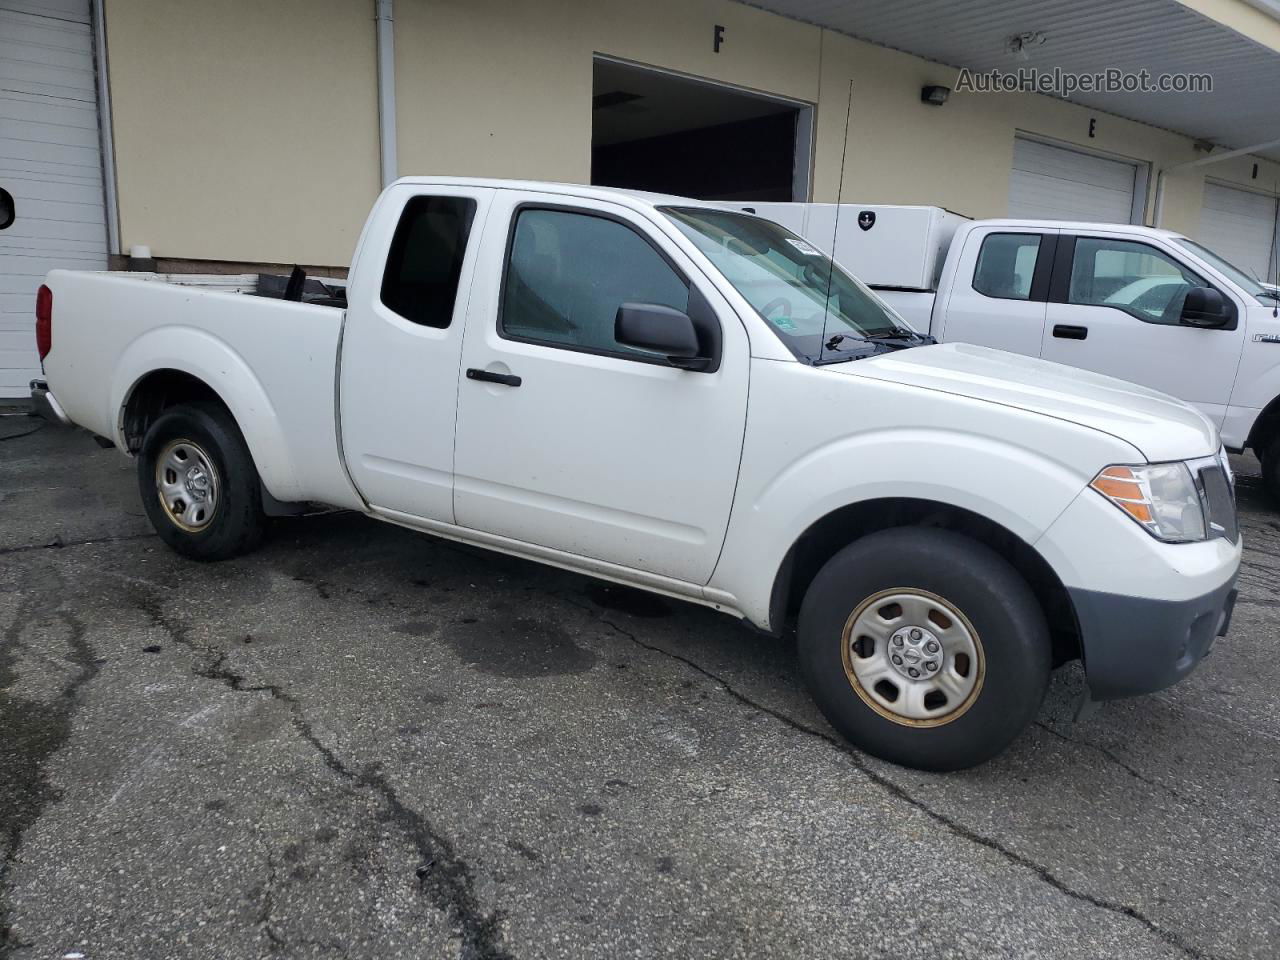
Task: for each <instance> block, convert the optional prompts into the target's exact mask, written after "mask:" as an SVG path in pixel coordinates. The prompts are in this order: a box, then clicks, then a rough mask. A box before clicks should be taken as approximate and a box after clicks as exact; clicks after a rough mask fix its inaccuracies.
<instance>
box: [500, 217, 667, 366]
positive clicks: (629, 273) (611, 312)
mask: <svg viewBox="0 0 1280 960" xmlns="http://www.w3.org/2000/svg"><path fill="white" fill-rule="evenodd" d="M624 303H655V304H659V305H661V306H664V307H671V308H673V309H675V310H679V311H681V312H687V311H688V309H689V285H688V284H687V283H686V282H685V280H684V279H683V278H682V277H681V276H680V275H679V274H678V273H676V271H675V269H674V268H672V266H671V265H670V264H669V263H668V262H667V261H666V260H665V259H664V258H663V257H662V255H661V254H660V253H658V251H657V250H655V249H654V248H653V247H652V246H651V245H650V244H649V242H648V241H647V240H646V239H645V238H644V237H642V236H641V235H640V234H639V233H637V232H636V231H635V230H633V229H632V228H631V227H629V226H627V225H626V224H623V223H620V222H618V221H617V220H613V219H610V218H608V217H603V216H595V215H592V214H589V213H576V212H571V211H565V210H546V209H539V208H536V207H532V208H527V209H524V210H521V211H520V212H519V214H517V217H516V223H515V227H514V231H513V234H512V238H511V253H510V255H509V257H508V259H507V270H506V276H505V277H504V279H503V285H502V315H501V320H500V325H501V330H502V333H503V335H504V336H507V337H510V338H512V339H515V340H529V341H533V342H536V343H545V344H549V345H552V346H561V347H566V348H569V349H576V350H586V351H590V352H592V353H608V354H617V355H620V356H626V357H628V358H644V359H646V360H653V355H652V354H650V353H647V352H645V351H641V350H635V349H633V348H631V347H626V346H623V345H622V344H620V343H618V342H617V341H616V340H615V339H614V336H613V323H614V319H615V318H616V317H617V314H618V307H620V306H622V304H624Z"/></svg>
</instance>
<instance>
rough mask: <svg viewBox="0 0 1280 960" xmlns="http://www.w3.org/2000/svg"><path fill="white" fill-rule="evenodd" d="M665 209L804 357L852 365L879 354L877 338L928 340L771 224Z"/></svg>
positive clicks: (809, 246)
mask: <svg viewBox="0 0 1280 960" xmlns="http://www.w3.org/2000/svg"><path fill="white" fill-rule="evenodd" d="M662 212H663V213H665V214H666V215H667V216H668V217H669V218H671V221H672V222H673V223H674V224H675V225H676V226H677V227H678V228H679V229H680V231H681V232H682V233H683V234H684V235H685V236H686V237H688V238H689V239H690V240H691V241H692V242H693V244H694V245H695V246H696V247H697V248H698V249H699V250H700V251H702V253H704V254H705V255H706V257H707V259H708V260H710V261H711V262H712V263H713V264H714V265H715V267H716V269H717V270H719V271H720V272H721V273H722V274H723V275H724V278H725V279H726V280H728V281H729V283H730V284H732V285H733V287H734V289H735V290H737V291H738V293H740V294H741V295H742V296H743V298H744V299H746V301H747V302H748V303H750V304H751V306H752V307H753V308H755V311H756V313H758V314H759V315H760V317H761V318H762V319H763V320H764V321H765V322H766V323H767V324H768V325H769V326H770V328H771V329H772V330H773V332H774V333H775V334H777V335H778V336H779V337H780V338H781V339H782V341H783V343H785V344H786V345H787V347H788V349H790V350H791V352H792V353H794V354H795V355H796V356H797V357H801V358H803V359H806V360H808V361H809V362H811V363H817V362H829V361H833V360H850V359H855V358H856V357H858V356H866V355H868V353H870V352H879V351H878V349H877V348H876V343H875V341H876V340H877V338H892V339H893V340H894V341H896V342H897V343H898V345H902V346H907V345H915V343H917V342H925V340H926V339H927V338H922V337H921V336H920V335H919V334H918V333H916V332H915V331H913V330H912V329H911V328H910V326H909V325H908V324H907V323H906V321H904V320H903V319H902V318H901V317H899V316H898V315H897V314H896V313H894V312H893V310H891V309H890V308H889V306H888V305H887V304H885V303H884V301H882V300H881V299H880V298H879V297H877V296H876V295H875V294H873V293H872V292H871V291H870V290H869V289H867V288H866V287H865V286H863V285H862V284H861V283H860V282H859V281H857V280H855V279H854V278H853V277H852V276H850V275H849V274H848V273H846V272H845V271H844V270H843V269H842V268H841V267H840V266H839V265H838V264H836V263H833V262H832V260H831V259H830V258H829V257H828V256H827V255H826V254H824V253H823V252H822V251H821V250H818V249H817V248H816V247H814V246H813V245H812V244H810V243H808V242H807V241H805V240H802V239H801V238H800V237H798V236H796V235H795V234H794V233H791V232H790V231H788V230H787V229H786V228H784V227H781V226H779V225H778V224H776V223H774V222H772V221H770V220H765V219H763V218H761V217H755V216H751V215H749V214H745V213H732V212H729V211H727V210H717V209H714V208H710V207H663V208H662ZM859 344H861V346H859Z"/></svg>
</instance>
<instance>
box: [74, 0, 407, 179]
mask: <svg viewBox="0 0 1280 960" xmlns="http://www.w3.org/2000/svg"><path fill="white" fill-rule="evenodd" d="M99 2H101V0H99ZM374 3H375V7H374V20H375V22H376V23H377V25H378V147H379V152H380V153H381V156H382V165H381V172H382V186H383V188H384V189H385V188H386V187H388V186H389V185H390V184H391V183H393V182H394V181H395V179H396V177H397V176H398V174H397V172H396V167H397V164H396V30H395V19H394V17H393V15H392V13H393V11H392V0H374Z"/></svg>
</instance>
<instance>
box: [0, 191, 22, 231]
mask: <svg viewBox="0 0 1280 960" xmlns="http://www.w3.org/2000/svg"><path fill="white" fill-rule="evenodd" d="M17 217H18V210H17V208H16V207H15V206H14V203H13V194H12V193H10V192H9V191H8V190H6V189H5V188H4V187H0V230H4V229H6V228H7V227H11V226H13V221H14V220H16V219H17Z"/></svg>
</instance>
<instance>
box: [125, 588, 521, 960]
mask: <svg viewBox="0 0 1280 960" xmlns="http://www.w3.org/2000/svg"><path fill="white" fill-rule="evenodd" d="M131 598H132V600H133V602H134V605H135V606H136V607H137V608H138V609H139V610H140V611H142V612H143V613H144V614H145V615H146V616H147V617H148V618H149V619H150V620H151V622H152V623H153V624H154V625H155V626H156V627H158V628H160V629H161V630H163V631H164V632H165V633H166V634H167V635H168V636H169V637H170V638H171V639H172V640H173V641H174V642H175V643H177V644H178V645H179V646H182V647H185V648H186V649H187V650H189V651H191V652H192V653H194V654H196V655H197V656H204V657H205V658H207V659H206V660H205V662H204V663H203V664H202V665H197V666H196V667H195V668H194V670H193V672H194V673H195V674H196V676H199V677H203V678H204V679H207V680H215V681H217V682H219V683H222V684H223V685H225V686H226V687H228V688H229V689H231V690H233V691H235V692H236V693H266V694H269V695H270V696H271V697H272V698H273V699H275V700H278V701H280V702H281V703H283V704H285V705H286V706H287V707H288V708H289V711H290V721H291V723H292V725H293V728H294V731H295V732H296V733H297V735H298V737H299V739H301V740H302V741H303V742H304V743H306V744H307V745H308V746H310V747H311V748H312V749H313V750H314V751H315V752H316V753H317V754H319V755H320V758H321V760H322V761H323V762H324V765H325V766H326V767H327V768H328V769H329V770H330V771H331V772H332V773H334V774H336V775H337V776H339V777H341V778H342V779H344V780H346V781H348V782H349V783H352V784H354V785H356V786H357V787H363V788H367V789H370V790H372V791H373V792H374V793H375V794H377V795H378V797H379V798H380V799H381V800H382V803H383V806H384V808H385V810H386V812H387V815H388V819H390V820H391V821H392V822H394V823H395V824H396V825H397V826H398V827H400V829H401V831H402V832H403V833H404V834H405V835H406V836H407V837H408V838H409V839H410V841H411V842H412V843H413V845H414V848H415V850H416V851H417V854H418V857H419V859H420V861H421V865H420V866H419V867H418V869H417V879H418V887H419V889H420V890H421V891H422V892H424V893H425V894H426V895H427V896H428V897H429V898H430V899H431V900H432V901H433V902H434V903H435V904H436V906H437V907H439V908H440V909H441V910H442V911H443V912H445V913H446V914H448V915H449V916H451V917H452V918H453V921H454V924H455V925H456V926H457V927H458V929H459V932H460V933H461V937H462V944H461V947H460V956H461V957H462V958H463V960H510V958H511V954H510V953H508V952H507V951H506V950H505V949H503V947H502V946H501V942H500V941H501V939H502V930H501V926H502V917H503V914H502V911H501V910H496V909H495V910H493V911H492V912H490V913H488V914H486V913H485V912H484V909H483V907H482V906H481V905H480V902H479V899H478V898H477V897H476V894H475V881H474V878H473V876H472V871H471V866H470V864H468V863H467V861H466V860H465V859H464V858H463V857H462V856H461V855H460V854H459V853H458V852H457V848H456V847H455V846H454V843H453V841H452V840H450V839H449V838H448V837H446V836H445V835H444V834H443V833H441V832H440V831H439V830H438V829H437V828H436V827H434V826H433V825H432V824H431V822H430V821H429V820H427V818H426V817H424V816H423V815H422V814H421V813H419V812H418V811H416V810H414V809H413V808H412V807H410V806H408V805H407V804H406V803H405V802H404V801H403V800H402V799H401V798H400V795H399V794H398V793H397V791H396V789H395V787H394V786H393V785H392V784H391V782H390V781H389V780H388V779H387V778H386V776H385V775H384V774H383V773H382V771H381V769H380V768H379V765H377V764H370V765H368V766H366V767H365V768H364V769H363V770H359V771H356V770H352V769H351V768H349V767H348V766H347V765H346V764H345V763H344V762H343V761H342V759H341V758H340V757H339V756H338V755H337V754H336V753H335V752H334V751H333V750H332V749H330V748H329V747H328V746H326V745H325V744H324V743H323V742H322V741H321V740H320V738H319V736H317V734H316V732H315V730H314V728H313V727H312V725H311V723H310V721H309V720H307V718H306V715H305V714H304V712H303V710H302V704H301V703H300V701H299V700H298V699H297V698H296V697H295V696H293V695H292V694H291V693H289V692H288V691H286V690H285V689H284V688H283V687H281V686H279V685H278V684H274V683H261V684H253V685H251V684H250V683H249V682H248V681H247V680H246V679H245V677H244V676H243V675H241V674H239V673H236V672H235V671H233V670H231V669H230V668H229V667H228V666H227V661H228V659H229V658H230V655H229V654H228V653H227V652H225V651H218V650H216V649H214V648H212V647H208V646H205V647H201V646H200V645H198V644H196V642H195V641H193V640H192V639H191V637H190V636H189V632H188V629H187V627H186V626H185V625H184V624H182V623H180V622H178V621H175V620H173V619H171V618H170V617H168V616H167V615H166V614H165V612H164V610H163V609H162V608H161V606H160V603H159V601H158V600H157V599H156V598H155V597H153V596H151V595H150V594H148V593H144V592H143V591H141V590H138V589H134V590H132V591H131ZM266 935H267V937H268V939H270V940H271V943H272V945H273V946H275V945H277V941H276V937H275V935H274V934H273V933H272V931H270V930H267V931H266Z"/></svg>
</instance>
